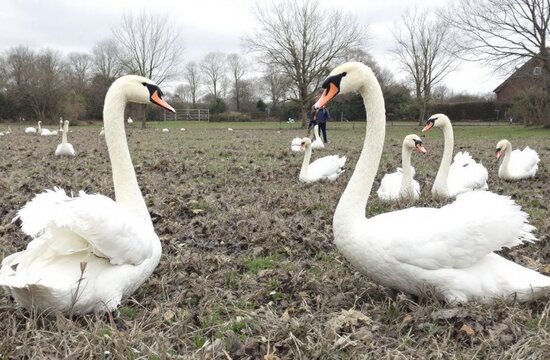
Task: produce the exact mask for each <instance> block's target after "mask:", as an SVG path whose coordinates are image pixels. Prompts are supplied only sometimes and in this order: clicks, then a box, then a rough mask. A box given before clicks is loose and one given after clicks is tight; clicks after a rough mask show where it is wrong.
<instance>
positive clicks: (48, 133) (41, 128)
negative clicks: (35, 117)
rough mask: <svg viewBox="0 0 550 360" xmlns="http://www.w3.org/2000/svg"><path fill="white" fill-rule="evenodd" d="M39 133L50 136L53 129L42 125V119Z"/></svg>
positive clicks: (39, 123) (39, 124)
mask: <svg viewBox="0 0 550 360" xmlns="http://www.w3.org/2000/svg"><path fill="white" fill-rule="evenodd" d="M38 133H39V134H40V135H42V136H50V135H51V131H50V130H48V129H46V128H43V127H42V121H39V122H38Z"/></svg>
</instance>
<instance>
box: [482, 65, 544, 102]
mask: <svg viewBox="0 0 550 360" xmlns="http://www.w3.org/2000/svg"><path fill="white" fill-rule="evenodd" d="M547 79H548V74H547V72H546V71H545V70H544V66H543V63H542V60H541V59H538V58H531V59H529V60H528V61H527V62H526V63H525V64H523V65H522V66H520V67H519V68H517V69H516V71H515V72H514V73H513V74H512V75H510V76H509V77H508V78H507V79H506V80H504V81H503V82H502V83H501V84H500V85H499V86H497V88H496V89H495V90H493V92H494V93H495V94H496V101H497V103H511V102H513V100H514V98H516V97H517V96H519V95H520V94H521V93H522V92H523V91H525V90H527V89H533V88H536V89H541V90H543V91H546V83H547Z"/></svg>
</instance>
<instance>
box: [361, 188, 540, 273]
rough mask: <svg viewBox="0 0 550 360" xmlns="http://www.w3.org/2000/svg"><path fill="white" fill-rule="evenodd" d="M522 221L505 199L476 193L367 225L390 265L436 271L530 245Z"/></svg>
mask: <svg viewBox="0 0 550 360" xmlns="http://www.w3.org/2000/svg"><path fill="white" fill-rule="evenodd" d="M527 217H528V215H527V214H526V213H525V212H523V211H521V209H520V207H519V205H517V204H516V203H515V202H514V201H513V200H511V199H510V198H509V197H505V196H501V195H497V194H494V193H490V192H487V191H475V192H468V193H464V194H461V195H459V196H458V197H457V199H456V201H455V202H453V203H452V204H449V205H446V206H444V207H442V208H440V209H435V208H409V209H404V210H400V211H394V212H390V213H385V214H381V215H378V216H375V217H373V218H371V219H369V220H367V222H368V224H369V227H375V228H376V229H377V237H379V238H380V242H383V245H381V246H383V250H382V251H383V252H384V253H385V255H384V256H389V257H391V260H390V261H395V262H397V263H399V264H409V265H413V266H416V267H420V268H423V269H428V270H435V269H444V268H467V267H470V266H472V265H474V264H476V263H477V262H478V261H480V260H481V259H482V258H483V257H485V256H486V255H488V254H490V253H491V252H493V251H495V250H498V249H501V248H503V247H508V248H510V247H513V246H516V245H518V244H521V243H523V242H532V241H535V240H536V238H535V237H534V235H533V234H532V233H531V232H532V231H533V230H534V227H533V226H531V225H529V224H528V222H527ZM395 224H399V226H398V227H396V226H395Z"/></svg>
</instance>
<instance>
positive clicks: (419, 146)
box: [416, 144, 426, 153]
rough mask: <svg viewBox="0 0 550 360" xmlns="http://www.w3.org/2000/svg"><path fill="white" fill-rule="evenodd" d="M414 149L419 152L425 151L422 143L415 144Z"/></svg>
mask: <svg viewBox="0 0 550 360" xmlns="http://www.w3.org/2000/svg"><path fill="white" fill-rule="evenodd" d="M416 150H418V151H420V152H421V153H426V148H425V147H424V145H423V144H417V145H416Z"/></svg>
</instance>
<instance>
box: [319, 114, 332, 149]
mask: <svg viewBox="0 0 550 360" xmlns="http://www.w3.org/2000/svg"><path fill="white" fill-rule="evenodd" d="M328 119H330V113H329V111H328V109H327V108H326V107H324V106H322V107H321V108H320V109H319V110H318V111H317V125H319V131H320V132H321V137H322V138H323V142H324V143H325V144H326V143H328V139H327V121H328Z"/></svg>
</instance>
